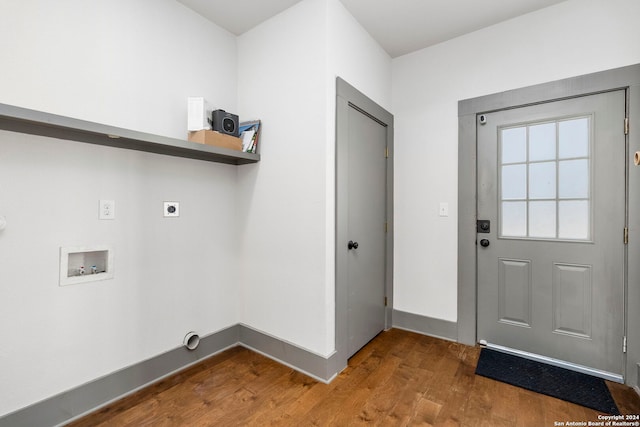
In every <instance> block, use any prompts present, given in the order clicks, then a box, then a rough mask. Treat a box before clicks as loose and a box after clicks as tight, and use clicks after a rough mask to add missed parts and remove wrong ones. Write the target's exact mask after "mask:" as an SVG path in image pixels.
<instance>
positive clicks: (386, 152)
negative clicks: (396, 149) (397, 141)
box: [384, 147, 389, 159]
mask: <svg viewBox="0 0 640 427" xmlns="http://www.w3.org/2000/svg"><path fill="white" fill-rule="evenodd" d="M384 157H385V158H386V159H388V158H389V147H385V149H384Z"/></svg>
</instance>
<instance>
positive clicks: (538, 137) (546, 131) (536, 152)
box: [529, 123, 556, 162]
mask: <svg viewBox="0 0 640 427" xmlns="http://www.w3.org/2000/svg"><path fill="white" fill-rule="evenodd" d="M555 158H556V124H555V123H545V124H541V125H535V126H530V127H529V161H532V162H534V161H538V160H554V159H555Z"/></svg>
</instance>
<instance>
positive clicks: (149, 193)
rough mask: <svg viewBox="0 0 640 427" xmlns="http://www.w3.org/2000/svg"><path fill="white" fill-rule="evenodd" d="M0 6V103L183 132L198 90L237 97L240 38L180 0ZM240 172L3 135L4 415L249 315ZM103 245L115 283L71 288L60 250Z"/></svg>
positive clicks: (0, 356) (0, 306) (226, 103)
mask: <svg viewBox="0 0 640 427" xmlns="http://www.w3.org/2000/svg"><path fill="white" fill-rule="evenodd" d="M0 10H2V13H0V57H1V58H3V59H2V66H1V67H0V102H1V103H6V104H13V105H18V106H23V107H27V108H33V109H38V110H43V111H48V112H52V113H56V114H62V115H66V116H71V117H77V118H82V119H86V120H91V121H96V122H101V123H106V124H111V125H115V126H121V127H125V128H131V129H135V130H141V131H145V132H152V133H156V134H160V135H166V136H172V137H179V138H184V137H185V130H186V98H187V96H190V95H202V96H205V97H206V98H207V99H208V100H209V101H211V102H212V103H213V104H214V105H215V106H220V107H223V108H227V109H228V110H230V111H233V110H234V109H236V108H237V99H236V89H237V83H236V82H237V77H236V72H237V67H236V46H235V37H234V36H232V35H231V34H229V33H227V32H225V31H223V30H221V29H220V28H218V27H216V26H214V25H213V24H211V23H210V22H208V21H206V20H205V19H204V18H202V17H200V16H198V15H196V14H195V13H193V12H192V11H190V10H188V9H186V8H185V7H183V6H182V5H180V4H179V3H177V2H175V1H173V0H160V1H158V0H153V1H152V0H140V1H136V2H131V1H128V0H96V1H92V2H90V4H89V3H88V2H85V1H82V0H65V1H57V2H50V1H46V0H29V1H21V2H15V1H8V0H7V1H5V0H0ZM219 81H225V82H226V84H224V85H220V84H219ZM236 169H237V168H236V167H234V166H228V165H220V164H215V163H208V162H202V161H197V160H189V159H180V158H173V157H168V156H161V155H156V154H149V153H140V152H135V151H127V150H119V149H111V148H108V147H101V146H93V145H89V144H82V143H76V142H70V141H59V140H54V139H49V138H42V137H34V136H29V135H23V134H16V133H11V132H4V131H3V132H0V215H4V216H6V218H7V221H8V227H7V229H6V230H5V231H3V232H0V342H2V345H0V367H1V368H0V384H2V386H0V416H1V415H3V414H6V413H8V412H12V411H14V410H17V409H19V408H21V407H24V406H25V405H28V404H32V403H35V402H37V401H39V400H41V399H44V398H46V397H49V396H51V395H54V394H57V393H59V392H62V391H64V390H67V389H70V388H73V387H75V386H78V385H81V384H83V383H85V382H87V381H90V380H93V379H95V378H97V377H100V376H102V375H106V374H108V373H110V372H113V371H115V370H118V369H121V368H123V367H126V366H129V365H132V364H134V363H138V362H140V361H142V360H145V359H147V358H149V357H153V356H156V355H158V354H160V353H163V352H165V351H168V350H171V349H174V348H176V347H179V346H180V345H181V344H182V339H183V337H184V335H185V334H186V333H187V332H188V331H190V330H195V331H197V332H199V333H200V334H201V335H203V336H204V335H207V334H209V333H212V332H215V331H217V330H219V329H222V328H225V327H227V326H230V325H233V324H236V323H237V322H238V321H239V303H238V293H237V290H236V284H237V272H236V270H237V266H238V263H237V245H236V241H237V240H236V235H235V230H236V228H237V220H236V184H237V176H236ZM99 199H113V200H115V202H116V219H115V220H113V221H99V220H98V200H99ZM163 200H177V201H180V203H181V216H180V218H177V219H164V218H162V201H163ZM93 244H110V245H112V246H113V248H114V250H115V278H114V279H113V280H108V281H103V282H94V283H89V284H82V285H75V286H67V287H59V286H58V261H59V248H60V247H61V246H75V245H93Z"/></svg>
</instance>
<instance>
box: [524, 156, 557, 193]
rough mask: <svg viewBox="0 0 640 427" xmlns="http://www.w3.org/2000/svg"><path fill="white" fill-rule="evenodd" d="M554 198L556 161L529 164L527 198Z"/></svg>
mask: <svg viewBox="0 0 640 427" xmlns="http://www.w3.org/2000/svg"><path fill="white" fill-rule="evenodd" d="M555 198H556V162H544V163H532V164H530V165H529V199H555Z"/></svg>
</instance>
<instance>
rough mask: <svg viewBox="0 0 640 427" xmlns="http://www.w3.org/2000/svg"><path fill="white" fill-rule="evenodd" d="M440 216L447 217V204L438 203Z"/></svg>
mask: <svg viewBox="0 0 640 427" xmlns="http://www.w3.org/2000/svg"><path fill="white" fill-rule="evenodd" d="M439 212H440V216H449V203H446V202H440V210H439Z"/></svg>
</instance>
